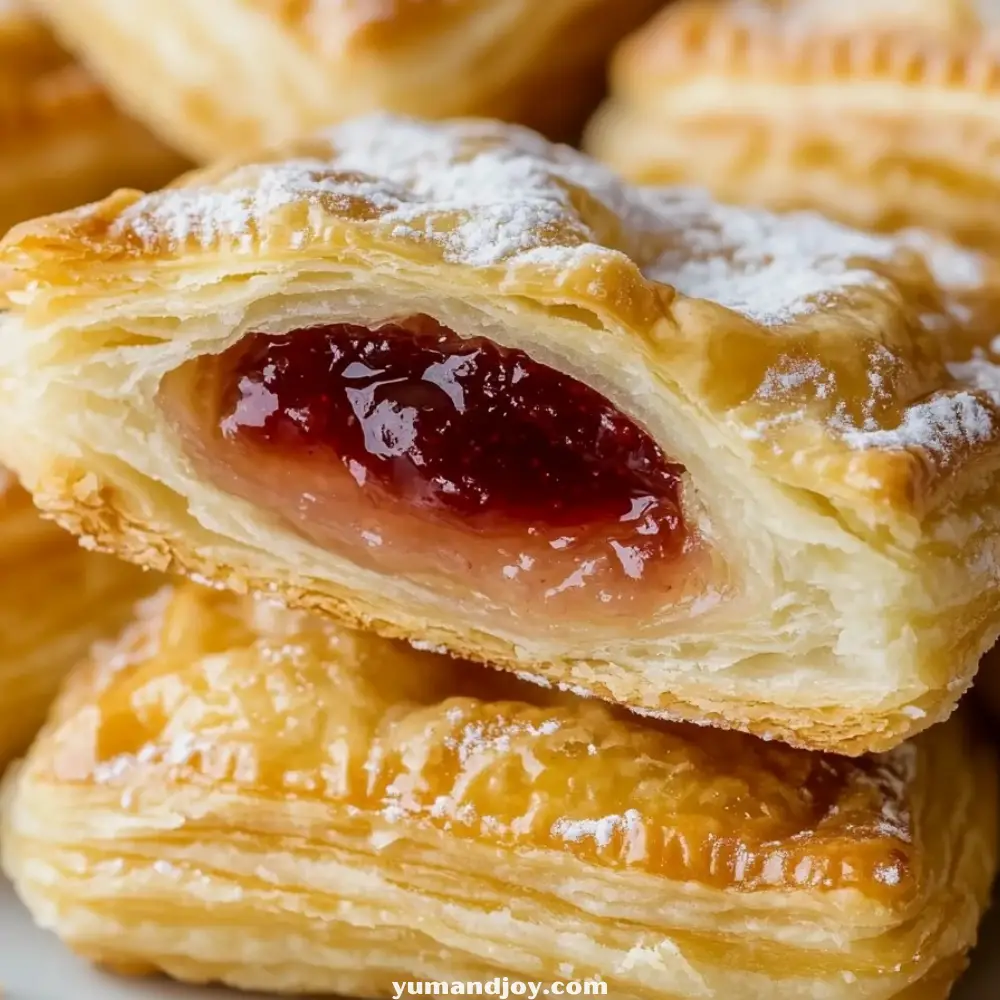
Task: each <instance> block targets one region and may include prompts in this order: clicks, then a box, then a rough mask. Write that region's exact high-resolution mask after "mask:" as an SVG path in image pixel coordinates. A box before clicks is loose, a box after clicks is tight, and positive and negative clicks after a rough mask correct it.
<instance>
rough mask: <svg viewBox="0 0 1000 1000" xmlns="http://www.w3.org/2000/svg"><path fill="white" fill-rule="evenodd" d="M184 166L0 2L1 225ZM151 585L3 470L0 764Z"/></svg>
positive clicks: (9, 4) (37, 26) (7, 2)
mask: <svg viewBox="0 0 1000 1000" xmlns="http://www.w3.org/2000/svg"><path fill="white" fill-rule="evenodd" d="M182 167H183V160H182V159H181V158H180V157H179V156H178V155H177V154H176V153H173V152H171V151H170V150H168V149H167V148H165V147H164V146H162V145H161V144H160V143H159V142H157V141H156V140H155V139H153V138H152V136H150V135H149V134H148V133H147V132H146V131H145V130H144V129H143V128H142V127H141V126H139V125H137V124H136V123H135V122H133V121H130V120H129V119H128V118H126V117H125V116H124V115H122V114H121V113H120V112H119V111H117V110H116V109H115V107H114V105H113V104H112V103H111V101H110V100H109V99H108V97H107V96H106V95H105V93H104V92H103V91H102V90H101V89H100V88H99V87H98V86H97V84H96V83H95V82H94V81H93V80H92V79H91V78H90V77H89V76H88V75H87V73H86V72H85V71H84V70H83V69H82V68H81V67H80V66H79V65H78V64H76V63H74V62H73V61H72V60H71V59H70V57H69V56H68V55H67V54H66V53H65V52H64V51H63V50H61V49H60V48H59V47H58V46H57V45H56V43H55V41H54V40H53V39H52V37H51V35H50V34H49V33H48V31H47V30H46V29H45V28H44V27H43V26H42V24H41V23H40V22H39V21H38V19H37V18H36V17H35V16H34V15H32V14H31V13H30V12H29V10H28V9H27V7H26V6H25V5H24V4H22V3H20V2H18V0H4V2H2V3H0V232H3V231H4V230H6V228H7V227H8V226H9V225H11V224H13V223H14V222H17V221H19V220H21V219H26V218H30V217H31V216H33V215H36V214H38V213H40V212H45V211H53V210H55V209H61V208H69V207H71V206H73V205H76V204H78V203H79V202H81V201H86V200H87V199H88V198H97V197H102V196H103V195H105V194H107V193H108V192H110V191H113V190H114V188H115V187H116V186H118V185H120V184H142V185H158V184H161V183H164V182H165V181H168V180H170V178H172V177H173V176H174V175H175V174H177V173H178V172H179V171H180V170H181V169H182ZM0 271H2V269H0ZM156 586H158V583H157V581H156V580H154V578H153V576H152V574H146V575H144V574H142V573H140V572H138V571H136V570H135V569H133V568H132V567H130V566H127V565H125V564H124V563H120V562H118V561H116V560H112V559H108V558H106V557H103V556H95V555H89V554H87V553H85V552H83V551H82V550H81V549H80V547H79V545H78V544H77V541H76V539H74V538H73V537H72V536H70V535H69V534H67V533H65V532H63V531H61V530H60V529H58V528H57V527H55V526H54V525H51V524H47V523H45V522H43V521H41V520H40V519H39V518H38V517H37V515H36V514H35V512H34V510H33V508H32V506H31V502H30V499H29V498H28V496H27V494H26V493H25V492H24V491H23V490H22V489H21V488H20V487H19V486H18V485H17V483H16V481H15V479H14V478H13V477H12V476H11V475H9V474H8V473H7V472H5V471H3V470H2V469H0V596H2V601H0V706H2V710H0V770H2V769H3V767H4V765H5V764H6V763H7V762H8V761H9V760H10V759H11V758H12V757H13V756H14V755H16V754H18V753H20V752H22V751H23V750H24V749H25V748H26V747H27V745H28V743H29V741H30V739H31V737H32V736H33V735H34V733H35V732H36V730H37V729H38V727H39V725H40V724H41V722H42V720H43V719H44V716H45V712H46V710H47V709H48V706H49V703H50V702H51V700H52V697H53V695H54V694H55V691H56V689H57V687H58V684H59V681H60V680H61V678H62V677H63V675H64V674H65V673H66V671H67V670H69V669H70V668H71V667H72V666H74V665H75V664H76V663H77V661H79V659H80V658H81V657H82V656H84V655H85V653H86V651H87V648H88V646H89V645H90V643H91V642H92V641H93V640H94V639H95V638H97V637H100V636H102V635H107V634H112V633H114V632H115V631H116V630H117V629H119V628H120V627H121V626H122V625H123V624H124V623H125V622H126V621H127V620H128V619H129V617H130V616H131V613H132V605H133V604H134V603H135V601H136V600H137V599H138V598H139V597H140V596H141V595H142V594H144V593H148V592H150V591H151V590H153V589H155V588H156Z"/></svg>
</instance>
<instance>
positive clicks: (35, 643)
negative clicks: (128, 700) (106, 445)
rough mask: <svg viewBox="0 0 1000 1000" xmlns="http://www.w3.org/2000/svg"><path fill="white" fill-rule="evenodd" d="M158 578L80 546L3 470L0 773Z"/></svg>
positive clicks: (0, 499) (0, 489)
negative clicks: (64, 684) (84, 661)
mask: <svg viewBox="0 0 1000 1000" xmlns="http://www.w3.org/2000/svg"><path fill="white" fill-rule="evenodd" d="M160 585H162V581H159V580H158V578H157V577H156V575H155V574H147V573H142V572H141V571H140V570H137V569H136V568H135V567H134V566H129V565H128V564H127V563H122V562H119V561H118V560H116V559H111V558H109V557H108V556H104V555H95V554H93V553H89V552H86V551H84V550H83V549H82V548H80V545H79V543H78V541H77V539H76V538H74V537H73V536H72V535H70V534H67V533H66V532H65V531H63V530H62V529H61V528H57V527H56V526H55V525H54V524H51V523H50V522H48V521H43V520H42V519H41V518H40V517H39V516H38V513H37V511H36V510H35V508H34V507H33V506H32V504H31V498H30V497H29V496H28V494H27V493H26V492H25V491H24V490H22V489H21V488H20V487H19V486H18V485H17V483H16V481H15V480H14V478H13V476H11V475H10V474H9V473H5V472H3V471H2V470H0V770H2V769H3V767H4V765H5V764H7V763H8V762H9V761H10V760H11V759H12V758H13V757H14V756H16V755H17V754H19V753H21V752H22V751H23V750H25V749H26V748H27V746H28V743H29V742H30V740H31V738H32V737H33V736H34V735H35V733H36V732H37V731H38V728H39V726H41V724H42V722H43V720H44V719H45V713H46V712H47V711H48V708H49V706H50V704H51V703H52V699H53V698H54V697H55V694H56V691H57V690H58V688H59V684H60V682H61V681H62V679H63V678H64V677H65V675H66V673H67V671H69V669H70V668H71V667H73V666H75V665H76V664H77V663H78V662H79V661H80V659H81V657H83V656H84V655H85V654H86V652H87V649H88V648H89V646H90V644H91V643H92V642H94V641H95V640H97V639H100V638H103V637H107V636H109V635H114V633H116V632H118V631H119V629H121V627H122V626H123V625H124V624H125V623H126V622H127V621H128V620H129V619H130V618H131V617H132V614H133V605H134V604H135V603H136V602H137V601H138V600H139V599H140V598H141V597H144V596H145V595H147V594H149V593H150V591H151V590H153V589H155V588H156V587H158V586H160Z"/></svg>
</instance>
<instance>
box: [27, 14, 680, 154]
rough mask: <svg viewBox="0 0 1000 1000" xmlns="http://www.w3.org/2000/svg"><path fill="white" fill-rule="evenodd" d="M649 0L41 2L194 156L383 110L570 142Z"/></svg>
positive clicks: (120, 89) (69, 40) (138, 106)
mask: <svg viewBox="0 0 1000 1000" xmlns="http://www.w3.org/2000/svg"><path fill="white" fill-rule="evenodd" d="M661 5H662V0H544V2H542V3H529V2H525V0H378V2H371V0H334V2H332V3H331V2H329V0H222V2H221V4H220V2H219V0H213V2H212V3H207V4H206V3H200V2H198V0H183V2H178V0H41V2H39V3H38V6H39V8H40V9H41V10H43V11H44V12H45V13H46V15H47V16H48V17H49V18H50V19H51V21H52V23H53V24H54V25H55V27H56V29H57V31H58V32H59V33H60V34H61V36H62V37H63V39H64V40H65V42H66V44H67V45H69V46H70V47H71V48H73V49H75V50H76V51H78V52H79V53H80V54H81V55H83V56H84V57H85V58H86V61H87V62H88V64H89V65H92V66H93V67H94V68H95V71H96V72H98V73H99V74H100V75H101V76H102V78H103V80H104V81H105V83H106V84H107V85H108V86H109V87H110V89H111V91H112V92H113V93H114V94H116V95H117V96H118V97H119V98H120V99H121V100H122V101H123V102H124V103H125V104H126V105H127V106H128V107H130V108H132V110H133V111H134V113H135V114H136V115H137V116H139V117H140V118H141V119H142V120H143V121H145V122H146V123H147V124H149V125H150V126H151V127H153V128H154V129H155V130H156V131H157V132H158V133H159V134H160V135H162V136H163V137H165V138H166V139H167V140H168V141H169V142H171V143H172V144H173V145H175V146H176V147H177V148H178V149H182V150H184V151H186V152H187V153H188V154H189V155H190V156H191V157H192V159H195V160H198V161H211V160H215V159H217V158H218V157H220V156H231V155H232V154H233V151H234V150H241V149H247V148H256V147H259V146H261V145H265V144H271V143H275V142H280V141H284V140H286V139H290V138H294V137H297V136H298V135H299V134H302V133H305V132H307V131H311V130H313V129H315V128H317V127H319V126H323V125H329V124H331V123H333V122H337V121H341V120H343V119H345V118H349V117H352V116H354V115H358V114H364V113H368V112H372V111H380V110H388V111H395V112H399V113H405V114H410V115H416V116H420V117H423V118H448V117H453V116H456V115H482V116H483V117H488V118H501V119H504V120H509V121H519V122H522V123H524V124H527V125H531V126H532V127H534V128H537V129H540V130H541V131H543V132H546V133H547V134H550V135H552V136H554V137H556V138H560V139H569V138H572V139H575V138H577V137H578V136H579V133H580V131H581V130H582V128H583V125H584V123H585V122H586V120H587V118H588V117H589V116H590V114H591V113H592V112H593V110H594V109H595V108H596V107H597V105H598V103H599V101H600V100H601V97H602V96H603V94H604V92H605V75H606V63H607V59H608V56H609V54H610V52H611V50H612V49H613V48H614V46H615V44H616V43H617V42H618V41H620V40H621V39H622V38H623V37H624V36H625V35H627V34H628V33H629V32H630V31H632V30H634V29H635V28H637V27H639V25H641V24H642V23H643V22H644V21H645V20H646V19H647V18H648V17H649V16H651V15H652V14H653V13H654V12H655V11H657V10H658V9H659V8H660V6H661Z"/></svg>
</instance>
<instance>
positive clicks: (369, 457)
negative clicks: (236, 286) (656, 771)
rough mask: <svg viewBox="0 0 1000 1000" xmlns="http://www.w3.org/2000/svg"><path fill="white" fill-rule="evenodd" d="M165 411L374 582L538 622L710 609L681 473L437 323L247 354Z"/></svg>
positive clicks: (264, 498) (256, 494)
mask: <svg viewBox="0 0 1000 1000" xmlns="http://www.w3.org/2000/svg"><path fill="white" fill-rule="evenodd" d="M161 398H162V399H163V402H164V405H165V406H166V407H167V409H168V411H169V412H170V413H171V415H172V416H173V419H174V422H175V424H177V425H178V426H180V427H181V428H182V433H184V434H185V436H186V437H187V444H188V450H189V453H191V454H192V455H193V457H195V459H196V461H199V462H200V464H201V465H202V467H203V469H204V471H206V472H207V473H208V474H209V475H210V476H211V477H212V478H213V479H214V481H215V482H216V484H217V485H219V486H221V487H222V488H224V489H227V490H228V491H230V492H233V493H235V494H236V495H238V496H241V497H243V498H245V499H248V500H251V501H252V502H254V503H256V504H258V505H260V506H264V507H266V508H268V509H270V510H272V511H274V512H276V513H279V514H281V515H282V516H283V517H284V518H285V519H287V520H288V521H290V522H291V523H292V524H293V525H294V526H295V527H296V528H297V529H298V530H299V531H300V532H302V533H303V534H304V535H305V536H306V537H308V538H310V539H311V540H312V541H315V542H316V543H318V544H319V545H322V546H324V547H325V548H327V549H329V550H331V551H336V552H342V553H343V554H345V555H347V556H348V557H350V558H352V559H354V560H356V561H358V562H360V563H361V564H362V565H367V566H369V567H370V568H373V569H376V570H384V571H387V572H390V573H393V574H395V575H398V574H401V573H403V574H406V573H408V574H413V575H422V574H427V573H437V574H439V575H443V576H445V577H451V578H452V582H453V586H454V592H455V594H456V595H458V596H464V595H467V594H468V592H469V588H470V585H471V586H472V587H473V588H474V590H475V592H476V593H477V596H478V598H479V600H480V601H481V602H484V603H487V604H490V605H493V606H494V607H495V608H496V609H498V610H503V609H510V610H509V611H508V613H513V614H515V615H517V616H522V617H524V618H525V619H527V620H528V621H530V620H531V619H537V610H538V607H539V606H540V604H541V605H542V606H544V607H545V608H546V613H550V614H551V613H555V614H559V615H563V616H567V617H571V618H580V619H582V620H584V621H588V622H589V621H591V620H593V619H595V618H596V619H597V620H598V621H612V622H613V621H615V620H616V619H619V620H620V619H621V617H622V616H625V615H628V616H632V617H634V616H635V615H637V614H640V615H647V614H652V613H654V612H655V610H656V609H657V608H658V607H661V606H663V605H665V604H671V603H675V602H676V601H677V600H678V599H680V598H682V597H683V596H684V594H685V593H686V592H697V590H698V589H699V581H698V575H699V574H698V564H699V560H698V559H697V553H696V550H697V549H698V546H699V540H698V538H697V536H696V533H695V532H694V531H693V530H692V528H691V527H690V526H689V525H688V524H687V523H686V522H685V517H684V513H683V508H682V498H681V488H682V482H681V476H682V475H683V471H684V470H683V468H682V467H681V466H679V465H677V464H676V463H672V462H670V461H669V459H668V458H667V457H666V456H665V455H664V454H663V453H662V451H661V450H660V449H659V447H658V446H657V445H656V443H655V442H654V441H653V440H652V439H651V438H650V437H649V435H648V434H646V433H645V431H643V430H642V429H641V428H640V427H639V426H638V425H637V424H635V423H634V422H633V421H632V420H630V419H629V418H628V417H626V416H625V415H624V414H622V413H621V412H619V411H618V410H617V409H615V408H614V407H613V406H612V405H611V404H610V403H609V402H608V401H607V400H606V399H605V398H604V397H602V396H601V395H600V394H599V393H597V392H595V391H594V390H593V389H590V388H589V387H587V386H585V385H583V384H582V383H580V382H578V381H576V380H575V379H573V378H571V377H569V376H567V375H564V374H562V373H560V372H557V371H556V370H554V369H552V368H550V367H548V366H546V365H542V364H539V363H537V362H535V361H533V360H532V359H530V358H529V357H528V356H527V355H526V354H524V353H523V352H521V351H516V350H512V349H507V348H503V347H500V346H499V345H497V344H494V343H492V342H491V341H489V340H486V339H483V338H475V339H464V338H461V337H459V336H457V335H456V334H454V333H452V332H451V331H449V330H447V329H446V328H445V327H442V326H440V325H439V324H437V323H436V322H434V321H433V320H431V319H429V318H428V317H423V316H416V317H412V318H411V319H409V320H403V321H400V322H398V323H393V324H388V325H385V326H382V327H379V328H378V329H375V330H370V329H368V328H365V327H359V326H350V325H336V326H323V327H315V328H310V329H304V330H297V331H293V332H291V333H289V334H285V335H282V336H268V335H264V334H250V335H248V336H247V337H245V338H244V339H243V340H242V341H241V342H240V343H238V344H236V345H235V346H234V347H231V348H230V349H229V350H228V351H226V352H225V353H224V354H222V355H220V356H217V357H208V358H201V359H198V360H197V361H195V362H191V363H189V364H188V365H186V366H184V368H182V369H181V370H180V371H179V372H175V373H173V374H171V375H170V376H168V378H167V380H166V381H165V383H164V388H163V390H162V391H161Z"/></svg>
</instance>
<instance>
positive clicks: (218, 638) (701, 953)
mask: <svg viewBox="0 0 1000 1000" xmlns="http://www.w3.org/2000/svg"><path fill="white" fill-rule="evenodd" d="M996 777H997V774H996V768H995V761H994V757H993V751H992V748H990V747H988V746H987V745H986V744H985V742H984V741H982V740H980V739H979V738H978V737H977V736H975V735H974V734H973V733H972V732H971V731H969V730H967V729H965V728H964V726H963V720H962V719H961V718H960V717H958V716H956V717H955V718H954V719H953V720H951V721H950V722H948V723H946V724H945V725H943V726H938V727H936V728H935V729H933V730H931V731H930V732H928V733H925V734H923V735H921V736H919V737H917V738H916V739H915V740H914V741H913V742H912V743H907V744H905V745H903V746H901V747H898V748H896V749H895V750H892V751H889V752H887V753H885V754H882V755H877V756H871V757H864V758H860V759H851V758H846V757H835V756H824V755H820V754H811V753H808V752H806V751H801V750H793V749H792V748H790V747H787V746H784V745H781V744H768V743H765V742H763V741H759V740H756V739H754V738H753V737H749V736H745V735H743V734H739V733H726V732H720V731H718V730H711V729H700V728H697V727H686V726H680V725H676V724H674V725H671V724H666V723H658V722H653V721H650V720H643V719H638V718H636V717H635V716H634V715H630V714H629V713H626V712H623V711H621V710H618V709H613V708H611V707H610V706H607V705H604V704H602V703H601V702H598V701H587V700H584V699H580V698H577V697H574V696H572V695H568V694H559V693H555V692H551V691H545V690H543V689H541V688H538V687H537V686H535V685H531V684H527V683H524V682H522V681H518V680H517V679H515V678H512V677H506V676H505V675H503V674H500V673H498V672H494V671H489V670H484V669H482V668H480V667H475V666H473V665H472V664H463V663H460V662H457V661H454V660H451V659H449V658H446V657H441V656H435V655H433V654H430V653H420V652H417V651H415V650H413V649H411V648H409V647H407V646H404V645H402V644H395V643H393V642H391V641H389V640H385V639H379V638H376V637H374V636H372V635H369V634H361V633H351V632H346V631H341V630H339V629H337V628H336V627H334V626H331V625H329V624H325V623H323V622H321V621H320V620H318V619H312V618H309V617H308V616H304V615H301V614H297V613H295V612H288V611H284V610H279V609H277V608H275V607H273V606H270V605H268V604H266V603H263V602H253V601H251V600H249V599H240V598H237V597H234V596H232V595H228V594H224V593H216V592H212V591H208V590H206V589H203V588H196V587H194V586H193V585H188V586H187V588H185V589H181V590H179V591H176V592H175V591H171V590H167V591H165V592H164V593H163V594H161V595H159V596H158V597H157V598H155V599H154V600H153V601H152V602H150V604H149V606H148V607H147V609H146V611H145V614H144V616H143V617H142V618H141V620H140V621H139V622H138V623H137V624H136V625H135V626H134V627H133V628H132V629H131V630H130V631H128V632H127V633H126V634H125V636H124V637H123V639H122V640H121V642H120V643H119V644H118V645H117V646H115V647H112V648H108V649H105V650H104V651H102V653H101V654H100V655H99V656H97V657H96V659H95V660H94V662H92V663H89V664H86V665H85V666H84V667H83V668H82V669H81V670H80V671H79V672H78V673H75V674H74V675H73V676H72V677H71V679H70V681H69V682H68V684H67V687H66V689H65V691H64V693H63V695H62V698H61V700H60V702H59V703H58V705H57V707H56V708H55V710H54V712H53V716H52V718H51V720H50V722H49V724H48V726H47V728H46V730H45V731H44V733H43V735H42V736H41V737H40V738H39V740H38V741H37V742H36V743H35V745H34V747H33V748H32V750H31V753H30V755H29V757H28V759H27V761H26V762H24V764H23V767H21V769H20V770H19V771H18V772H17V773H15V774H12V775H11V777H10V779H9V780H8V782H7V784H6V787H5V792H4V807H3V831H2V836H0V846H2V850H3V864H4V868H5V869H6V871H7V872H8V874H9V875H10V876H11V878H12V879H13V880H14V884H15V886H16V888H17V890H18V892H19V893H20V894H21V896H22V897H23V898H24V900H25V901H26V902H27V904H28V906H29V908H30V909H31V911H32V913H33V915H34V917H35V919H36V920H37V921H39V923H40V924H41V925H42V926H43V927H46V928H50V929H52V930H54V931H55V932H56V933H57V934H59V935H60V937H62V938H63V940H65V941H66V942H67V943H68V944H69V945H70V947H72V948H73V949H74V950H75V951H77V952H79V953H81V954H83V955H85V956H88V957H90V958H92V959H95V960H97V961H98V962H101V963H105V964H108V965H110V966H112V967H114V968H117V969H119V970H122V971H126V972H130V973H145V972H153V971H157V970H162V971H165V972H167V973H169V974H170V975H172V976H175V977H178V978H180V979H185V980H191V981H195V982H206V981H223V982H225V983H228V984H231V985H234V986H238V987H242V988H247V989H260V990H266V991H268V992H271V991H281V992H290V993H291V992H308V993H320V992H322V993H337V994H340V995H343V996H384V995H394V994H395V990H394V988H393V985H392V984H393V982H398V981H405V980H432V981H441V980H445V981H449V980H466V981H483V980H487V979H491V978H493V977H496V976H501V977H502V976H505V975H506V976H509V977H510V978H511V979H517V978H521V979H529V980H535V981H544V982H549V981H552V980H568V979H577V980H591V979H597V978H598V977H599V978H600V979H601V980H603V981H604V982H605V983H606V984H607V995H608V996H612V997H644V998H656V997H662V998H663V1000H667V998H671V1000H673V998H676V1000H680V998H692V1000H694V998H711V997H716V998H720V1000H723V998H724V1000H729V998H732V997H767V998H768V1000H785V998H802V1000H804V998H806V997H810V998H811V997H819V996H822V997H824V998H827V1000H875V998H880V1000H881V998H890V997H896V998H899V1000H904V998H905V1000H932V998H934V1000H938V998H943V997H944V996H945V995H946V993H947V991H948V988H949V987H950V985H951V984H952V983H953V982H954V980H955V979H956V977H957V975H958V973H959V972H960V971H961V969H962V968H963V966H964V964H965V952H966V950H967V949H968V948H969V946H970V945H971V944H972V942H973V941H974V939H975V935H976V926H977V923H978V921H979V917H980V915H981V913H982V911H983V908H984V907H985V905H986V901H987V898H988V895H989V885H990V880H991V878H992V875H993V872H994V868H995V856H994V853H995V843H996V812H997V808H996V794H995V787H996Z"/></svg>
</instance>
